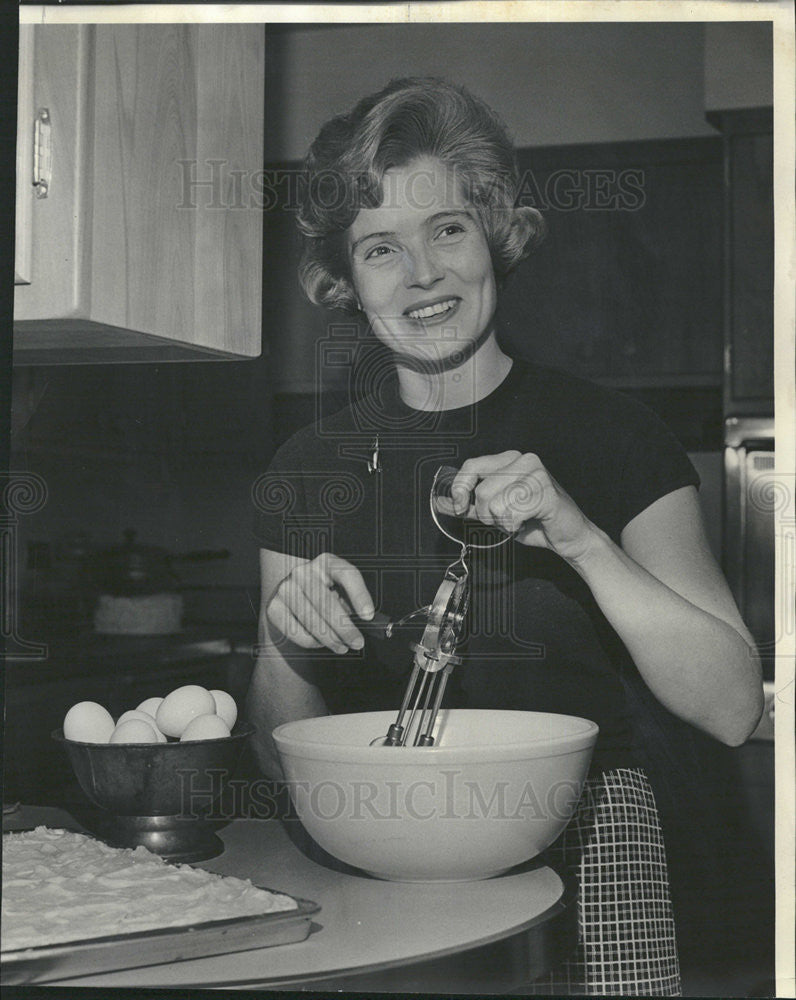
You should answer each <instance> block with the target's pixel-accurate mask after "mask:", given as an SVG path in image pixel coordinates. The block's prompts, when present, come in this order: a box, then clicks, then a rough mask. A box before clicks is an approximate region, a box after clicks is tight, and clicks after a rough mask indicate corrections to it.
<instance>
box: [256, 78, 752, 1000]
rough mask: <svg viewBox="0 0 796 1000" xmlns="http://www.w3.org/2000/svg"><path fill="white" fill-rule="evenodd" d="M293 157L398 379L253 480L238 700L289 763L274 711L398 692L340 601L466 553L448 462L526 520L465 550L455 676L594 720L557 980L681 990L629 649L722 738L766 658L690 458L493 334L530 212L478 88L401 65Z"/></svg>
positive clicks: (342, 281)
mask: <svg viewBox="0 0 796 1000" xmlns="http://www.w3.org/2000/svg"><path fill="white" fill-rule="evenodd" d="M306 167H307V177H308V185H307V190H306V196H305V199H304V203H303V205H302V209H301V212H300V218H299V224H300V228H301V231H302V234H303V240H304V251H303V259H302V264H301V271H300V276H301V280H302V283H303V286H304V289H305V291H306V292H307V293H308V295H309V297H310V299H311V300H312V301H313V302H315V303H317V304H320V305H324V306H327V307H337V308H344V309H348V310H349V311H351V312H359V313H360V314H362V315H363V316H364V317H365V318H366V319H367V321H368V323H369V326H370V329H371V331H372V333H373V335H374V336H375V338H376V339H377V341H378V342H379V343H380V344H381V345H382V346H383V347H385V348H386V349H387V350H388V351H389V356H390V358H391V361H392V368H393V369H394V376H395V377H394V379H392V380H389V379H385V378H384V371H383V369H382V368H380V367H378V366H376V367H375V368H374V367H371V368H368V366H367V365H364V370H365V372H366V374H367V373H369V374H370V376H371V385H369V386H368V385H366V386H364V388H363V391H362V392H361V394H360V396H359V398H358V399H357V400H356V401H354V402H352V404H351V405H350V406H349V407H348V408H346V409H345V410H343V411H342V412H341V413H339V414H337V415H335V417H333V418H332V419H330V420H325V421H323V422H320V423H319V424H317V425H315V426H314V427H311V428H307V429H305V430H304V431H301V432H299V433H298V434H297V435H296V436H294V438H292V439H291V441H289V442H288V443H287V444H286V445H285V446H284V447H283V448H282V449H280V451H279V453H278V455H277V457H276V459H275V461H274V463H273V465H272V467H271V473H270V478H269V481H270V483H271V485H272V486H276V485H279V486H281V487H282V493H281V494H280V495H281V496H283V497H288V498H289V499H288V502H287V503H285V504H282V506H281V508H280V505H279V504H273V503H272V504H271V506H270V507H269V506H268V504H267V503H265V504H263V512H262V514H261V516H260V517H259V521H258V529H257V531H258V537H259V540H260V544H261V546H262V552H261V568H262V615H261V645H260V656H259V658H258V661H257V664H256V667H255V671H254V674H253V679H252V683H251V689H250V693H249V714H250V717H251V718H254V719H256V721H257V722H258V724H259V725H260V734H261V735H260V741H259V744H258V754H259V757H260V761H261V764H262V766H263V767H264V768H265V769H267V770H269V771H271V772H272V773H278V767H279V765H278V761H277V759H276V755H275V753H274V749H273V746H272V744H271V741H270V737H269V735H268V734H269V733H270V731H271V730H272V729H273V727H274V726H276V725H278V724H280V723H282V722H284V721H287V720H289V719H295V718H300V717H309V716H315V715H320V714H325V713H327V712H329V711H333V712H335V711H356V710H365V709H374V708H393V709H397V706H398V704H399V702H400V696H401V694H402V692H403V689H404V685H405V683H406V674H407V672H408V669H409V666H410V665H411V653H409V652H408V651H407V647H406V644H404V643H402V642H400V641H398V640H392V641H391V642H378V641H376V640H372V639H370V638H367V639H366V638H365V636H363V634H362V632H361V631H360V630H359V629H358V628H357V627H356V624H355V621H354V620H353V617H352V615H353V614H354V613H355V614H356V615H358V616H360V618H363V619H369V618H370V617H372V615H373V612H374V608H376V607H377V606H378V607H379V609H380V610H381V611H383V612H385V613H386V614H387V615H388V616H389V617H390V618H391V619H397V618H400V617H402V616H403V615H406V614H407V613H408V612H409V611H411V610H413V609H414V608H417V607H422V606H424V605H427V604H428V603H429V601H430V600H431V598H432V597H433V595H434V592H435V590H436V587H437V586H438V585H439V583H440V581H441V572H442V570H444V567H445V566H446V565H447V564H448V563H449V562H450V561H451V560H452V557H453V556H454V555H455V554H456V551H455V547H451V545H450V543H448V542H447V541H446V539H445V538H444V537H443V536H441V535H440V533H439V532H438V530H437V529H436V527H435V526H434V524H433V523H432V521H431V518H430V517H429V516H428V495H429V493H428V491H429V487H430V481H431V477H432V476H433V473H434V471H435V470H436V468H437V467H438V466H439V465H442V464H445V465H453V466H457V467H458V468H459V469H460V471H459V473H458V475H457V477H456V479H455V481H454V487H453V508H454V510H453V513H455V514H456V515H458V516H459V517H461V518H463V519H465V521H466V523H471V522H472V523H473V524H477V525H480V526H481V527H482V529H483V526H484V525H486V526H489V528H490V529H491V530H492V531H493V532H494V531H495V530H499V531H501V532H509V533H511V534H512V536H513V537H512V540H511V541H510V542H509V544H507V545H503V546H500V547H498V548H494V549H491V550H484V551H482V552H478V553H476V554H475V555H474V557H473V560H472V575H473V591H472V600H471V613H470V618H469V621H468V631H467V636H466V641H465V643H464V646H463V648H462V649H461V650H460V652H463V657H464V658H463V663H462V664H461V666H459V667H457V668H456V669H455V670H454V671H453V674H452V676H451V683H450V684H449V688H448V691H447V693H446V702H447V703H448V704H453V705H466V706H470V707H488V708H526V709H529V710H540V711H553V712H564V713H567V714H572V715H582V716H585V717H587V718H590V719H593V720H594V721H596V722H598V724H599V726H600V737H599V740H598V744H597V747H596V749H595V754H594V760H593V763H592V770H591V774H590V778H589V782H588V784H587V789H586V792H585V793H584V796H583V798H582V800H581V804H580V807H579V809H578V813H577V815H576V817H575V819H574V820H573V821H572V823H571V824H570V825H569V827H568V829H567V832H566V833H565V835H564V837H563V838H562V840H561V842H560V843H559V844H558V845H557V850H558V852H559V858H560V860H561V861H562V862H563V863H564V864H565V865H567V866H569V867H570V868H571V869H572V870H574V871H575V872H577V874H578V877H579V879H580V895H579V918H580V929H581V942H580V945H579V948H578V951H577V953H576V954H575V955H573V957H572V959H571V960H570V962H569V963H567V966H566V968H565V969H562V970H558V973H557V977H556V979H555V982H554V983H551V984H550V988H551V989H553V990H554V991H559V992H561V991H566V992H584V991H588V992H590V993H627V992H636V993H647V994H658V995H676V994H677V993H678V992H679V970H678V964H677V955H676V949H675V941H674V928H673V921H672V917H671V908H670V903H669V898H668V888H667V881H666V864H665V857H664V852H663V847H662V843H661V837H660V829H659V826H658V820H657V814H656V812H655V804H654V800H653V798H652V794H651V791H650V789H649V785H648V782H647V779H646V777H645V775H644V773H643V771H642V770H641V769H640V768H639V767H638V766H637V761H636V760H635V758H634V756H633V752H632V748H631V743H632V720H631V719H630V718H629V711H628V706H627V703H626V701H625V695H624V687H623V682H622V674H623V672H625V671H627V670H628V669H631V668H632V669H637V671H638V673H639V674H640V675H641V677H642V678H643V680H644V682H645V683H646V685H647V686H648V688H649V689H650V690H651V691H652V693H653V694H654V695H655V697H656V698H657V699H658V700H659V701H660V702H661V703H662V704H663V705H664V706H666V708H668V709H669V710H670V711H671V712H673V713H675V714H676V715H677V716H679V717H680V718H682V719H684V720H686V721H687V722H689V723H691V724H692V725H694V726H696V727H698V728H700V729H701V730H703V731H704V732H706V733H709V734H710V735H712V736H713V737H715V738H717V739H718V740H721V741H722V742H724V743H727V744H731V745H735V744H740V743H742V742H743V741H744V740H745V739H746V738H747V737H748V736H749V734H750V733H751V732H752V730H753V729H754V727H755V725H756V723H757V721H758V719H759V717H760V714H761V712H762V686H761V677H760V669H759V663H758V660H757V658H756V654H755V653H754V648H753V643H752V640H751V638H750V636H749V633H748V632H747V630H746V628H745V626H744V624H743V622H742V621H741V618H740V616H739V614H738V611H737V609H736V607H735V604H734V602H733V600H732V597H731V595H730V593H729V590H728V588H727V586H726V583H725V582H724V580H723V578H722V576H721V573H720V571H719V569H718V568H717V566H716V565H715V563H714V561H713V559H712V557H711V555H710V552H709V548H708V545H707V542H706V539H705V535H704V531H703V528H702V524H701V520H700V514H699V507H698V499H697V495H696V488H695V487H696V485H697V484H698V479H697V476H696V474H695V472H694V470H693V468H692V467H691V465H690V462H689V461H688V459H687V457H686V456H685V454H684V453H683V452H682V450H681V448H680V447H679V445H678V444H677V442H676V441H675V440H674V439H673V438H672V437H671V435H670V434H669V433H668V432H667V431H666V430H665V428H663V427H662V426H661V425H660V423H659V422H658V421H657V419H656V418H655V417H654V416H653V415H652V414H650V413H649V412H648V411H646V410H645V409H644V408H643V407H641V406H639V405H638V404H636V403H635V402H633V401H631V400H629V399H626V398H624V397H622V396H619V395H617V394H614V393H611V392H609V391H607V390H605V389H602V388H599V387H596V386H592V385H590V384H588V383H585V382H583V381H581V380H578V379H574V378H570V377H568V376H566V375H564V374H563V373H560V372H555V371H552V370H549V369H543V368H538V367H536V366H532V365H529V364H527V363H525V362H522V361H519V360H517V359H513V358H511V357H509V356H508V355H507V354H506V353H505V352H504V351H503V350H502V349H501V347H500V343H499V340H498V330H497V324H496V308H497V301H498V293H499V288H500V286H501V284H502V283H503V281H504V280H505V278H506V277H507V276H508V274H509V273H510V272H511V271H512V270H513V269H514V268H515V267H516V265H517V264H518V263H519V261H520V260H521V259H522V258H523V257H525V256H526V255H527V254H528V253H529V252H530V250H531V248H532V247H533V246H534V245H535V244H536V243H537V242H538V240H539V239H540V237H541V235H542V231H543V225H542V222H541V219H540V217H539V215H538V213H537V212H536V211H535V210H532V209H529V208H523V207H517V206H516V205H515V198H516V194H517V189H518V173H517V167H516V161H515V157H514V152H513V149H512V146H511V143H510V141H509V139H508V138H507V136H506V133H505V131H504V129H503V127H502V125H501V124H500V123H499V121H498V120H497V118H496V117H495V115H494V114H493V113H492V112H491V111H490V110H489V109H488V108H487V107H486V106H485V105H483V104H482V103H481V102H480V101H478V100H477V99H475V98H474V97H472V96H471V95H470V94H469V93H467V92H466V91H465V90H463V89H462V88H459V87H456V86H453V85H450V84H447V83H444V82H442V81H438V80H433V79H407V80H398V81H395V82H393V83H392V84H390V85H389V86H388V87H387V88H385V89H384V90H383V91H381V92H380V93H378V94H376V95H374V96H372V97H369V98H367V99H365V100H364V101H362V102H361V103H360V104H358V105H357V107H356V108H354V109H353V111H352V112H351V113H350V114H348V115H343V116H340V117H338V118H335V119H333V120H332V121H330V122H329V123H328V124H327V125H326V126H325V127H324V128H323V129H322V130H321V132H320V134H319V136H318V138H317V140H316V141H315V143H314V144H313V146H312V149H311V151H310V153H309V155H308V157H307V161H306ZM528 335H529V337H530V336H532V335H533V330H532V316H531V317H529V334H528ZM369 390H370V391H369ZM374 469H378V470H379V471H377V472H373V470H374ZM335 484H336V486H335ZM471 491H474V498H475V500H474V505H472V506H471V505H470V502H469V499H468V498H469V497H470V495H471ZM277 492H278V491H277ZM274 495H275V494H274ZM272 498H273V495H272ZM631 661H632V662H631ZM631 845H632V846H631ZM639 865H640V866H641V870H642V871H643V872H644V876H643V878H639V876H638V875H636V876H635V878H634V876H633V870H634V868H635V871H636V872H638V871H639ZM598 900H599V903H598V902H597V901H598ZM629 928H632V929H631V930H628V929H629ZM562 977H564V978H562Z"/></svg>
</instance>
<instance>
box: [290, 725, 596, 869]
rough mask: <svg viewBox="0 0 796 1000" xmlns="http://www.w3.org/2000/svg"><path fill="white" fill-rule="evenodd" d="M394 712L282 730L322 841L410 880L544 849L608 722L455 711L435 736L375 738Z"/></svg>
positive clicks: (358, 863) (568, 810) (508, 861)
mask: <svg viewBox="0 0 796 1000" xmlns="http://www.w3.org/2000/svg"><path fill="white" fill-rule="evenodd" d="M394 720H395V713H394V712H364V713H358V714H355V715H329V716H323V717H321V718H316V719H301V720H299V721H296V722H288V723H285V724H284V725H282V726H278V727H277V728H276V729H275V730H274V733H273V737H274V741H275V742H276V746H277V749H278V750H279V756H280V758H281V761H282V767H283V768H284V772H285V778H286V780H287V782H288V786H289V789H290V795H291V798H292V800H293V804H294V806H295V809H296V812H297V814H298V816H299V818H300V819H301V821H302V823H303V824H304V827H305V828H306V830H307V832H308V833H309V834H310V835H311V836H312V837H313V838H314V839H315V840H316V841H317V843H318V844H320V846H321V847H323V848H324V849H325V850H326V851H328V852H329V854H331V855H333V856H334V857H336V858H338V859H339V860H340V861H344V862H346V863H347V864H349V865H353V866H354V867H356V868H360V869H362V870H364V871H366V872H368V873H369V874H371V875H376V876H378V877H379V878H385V879H392V880H393V881H406V882H433V881H447V882H453V881H466V880H472V879H482V878H489V877H490V876H492V875H497V874H499V873H500V872H504V871H507V870H508V869H509V868H512V867H513V866H514V865H517V864H520V863H522V862H524V861H527V860H529V859H530V858H533V857H535V856H536V855H537V854H539V853H540V852H541V851H543V850H544V849H545V848H546V847H548V846H549V845H550V844H551V843H552V842H553V841H554V840H555V839H556V837H557V836H558V835H559V834H560V833H561V831H562V830H563V829H564V827H565V826H566V824H567V822H568V821H569V820H570V818H571V817H572V814H573V813H574V811H575V807H576V805H577V802H578V798H579V797H580V793H581V790H582V787H583V782H584V780H585V778H586V773H587V771H588V768H589V762H590V760H591V755H592V750H593V748H594V744H595V741H596V739H597V732H598V729H597V725H596V724H595V723H593V722H589V721H588V720H586V719H579V718H575V717H574V716H569V715H554V714H550V713H545V712H514V711H505V712H504V711H492V710H486V709H448V710H443V711H441V712H440V714H439V717H438V722H437V727H436V730H435V740H436V744H437V745H435V746H432V747H387V746H370V745H369V744H370V742H371V741H372V740H374V739H376V738H378V737H379V736H383V735H384V734H385V733H386V732H387V727H388V726H389V725H390V723H391V722H393V721H394Z"/></svg>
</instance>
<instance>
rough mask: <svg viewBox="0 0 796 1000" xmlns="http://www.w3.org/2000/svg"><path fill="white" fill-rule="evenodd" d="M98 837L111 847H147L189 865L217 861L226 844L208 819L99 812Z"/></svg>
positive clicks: (95, 817) (165, 858)
mask: <svg viewBox="0 0 796 1000" xmlns="http://www.w3.org/2000/svg"><path fill="white" fill-rule="evenodd" d="M93 819H94V821H95V822H94V824H93V825H94V826H95V832H96V835H97V836H98V837H99V838H100V839H101V840H104V841H105V843H107V844H109V845H110V846H111V847H130V848H135V847H139V846H140V847H146V848H147V850H149V851H152V853H153V854H159V855H160V857H161V858H163V859H164V860H166V861H174V862H181V863H190V862H193V861H207V860H208V859H209V858H215V857H217V856H218V855H219V854H221V853H222V852H223V850H224V842H223V841H222V840H221V839H220V838H219V837H217V836H216V835H215V833H213V824H212V823H210V822H208V821H207V820H203V819H197V818H193V817H186V816H117V815H113V814H112V813H108V812H105V811H103V810H97V813H96V814H95V816H94V817H93Z"/></svg>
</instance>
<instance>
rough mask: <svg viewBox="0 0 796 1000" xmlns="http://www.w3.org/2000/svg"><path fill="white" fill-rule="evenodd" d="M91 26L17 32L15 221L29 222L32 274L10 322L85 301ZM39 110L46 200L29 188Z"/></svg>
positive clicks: (72, 312)
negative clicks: (45, 116)
mask: <svg viewBox="0 0 796 1000" xmlns="http://www.w3.org/2000/svg"><path fill="white" fill-rule="evenodd" d="M89 30H90V29H89V28H88V27H87V26H86V25H79V26H71V25H51V26H49V25H48V27H47V30H46V31H41V30H39V29H37V28H34V27H33V26H32V25H25V26H23V27H22V28H21V29H20V36H21V45H20V55H21V58H22V62H21V64H20V77H21V78H22V79H25V78H28V79H30V80H31V83H30V86H29V87H27V88H26V91H25V93H20V101H21V103H20V107H19V112H18V114H19V121H18V131H19V147H20V151H21V153H22V156H21V157H20V159H22V160H24V161H26V162H24V163H20V164H19V177H18V180H17V183H18V186H19V193H18V203H19V202H23V203H24V207H22V206H20V207H22V212H23V218H22V219H21V220H18V224H19V222H20V221H21V222H22V223H23V224H26V225H27V226H28V232H27V233H26V234H25V235H26V242H28V243H29V253H30V272H29V275H26V277H27V279H28V282H29V283H24V284H23V283H20V284H17V286H16V288H15V295H14V318H15V320H35V319H42V318H46V317H55V316H64V317H71V316H76V315H78V313H79V312H80V310H81V308H82V306H83V302H84V281H83V278H84V266H85V262H84V261H83V259H82V258H81V244H82V243H83V233H84V215H83V213H82V212H81V204H82V203H84V201H85V194H84V190H83V188H84V187H85V184H86V182H87V180H88V179H87V177H86V176H85V174H84V173H83V172H82V164H83V162H84V161H85V157H86V155H87V142H88V134H87V122H86V119H87V112H88V95H87V93H86V70H87V58H88V48H89ZM40 109H46V110H47V112H48V113H49V118H50V122H51V124H50V138H51V150H52V179H51V183H50V185H49V189H48V191H47V196H46V197H37V196H36V191H35V188H34V186H33V156H34V154H33V134H34V122H35V118H36V115H37V113H38V111H39V110H40Z"/></svg>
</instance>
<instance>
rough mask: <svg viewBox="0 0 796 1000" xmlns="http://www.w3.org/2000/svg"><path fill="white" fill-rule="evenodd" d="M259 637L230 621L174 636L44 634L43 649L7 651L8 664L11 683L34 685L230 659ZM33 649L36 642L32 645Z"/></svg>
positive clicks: (39, 641)
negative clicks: (214, 658)
mask: <svg viewBox="0 0 796 1000" xmlns="http://www.w3.org/2000/svg"><path fill="white" fill-rule="evenodd" d="M256 635H257V626H256V624H248V623H240V622H230V623H224V622H220V623H213V624H195V625H187V626H186V627H184V628H182V629H180V631H179V632H174V633H172V634H170V635H103V634H100V633H98V632H94V631H93V630H92V629H91V628H89V627H84V628H75V629H62V630H53V631H51V632H48V633H47V632H45V633H43V634H41V635H37V636H36V637H35V644H36V645H37V646H39V647H41V651H40V652H38V653H37V654H36V653H33V652H31V651H30V650H27V651H22V650H16V651H15V649H14V648H13V646H11V647H10V648H9V649H8V652H7V655H6V659H5V661H4V662H5V665H6V669H7V674H8V676H9V677H10V679H11V680H15V681H18V682H21V683H35V682H36V681H37V680H46V679H49V678H50V677H53V676H55V677H62V676H63V675H64V668H65V666H66V667H67V672H68V675H69V676H73V677H75V676H79V675H81V674H92V673H95V672H98V671H104V670H107V669H108V664H109V663H110V664H112V665H113V668H114V669H115V670H125V669H127V668H135V669H146V667H147V665H151V666H152V667H159V666H164V665H168V664H170V663H179V662H184V661H188V660H198V659H203V658H205V657H212V656H226V655H229V654H230V653H233V652H236V651H238V650H244V651H246V650H250V649H251V647H252V644H253V643H254V641H255V639H256ZM29 642H30V643H31V644H33V642H34V639H33V638H31V639H30V640H29Z"/></svg>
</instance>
